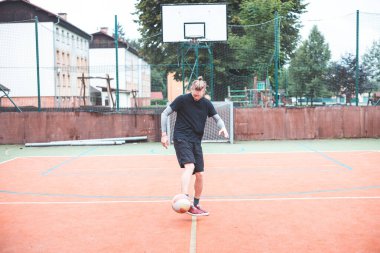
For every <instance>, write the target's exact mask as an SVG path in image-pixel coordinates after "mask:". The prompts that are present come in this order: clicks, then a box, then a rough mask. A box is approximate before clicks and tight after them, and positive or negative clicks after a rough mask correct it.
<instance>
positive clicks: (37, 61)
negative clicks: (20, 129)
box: [34, 16, 41, 112]
mask: <svg viewBox="0 0 380 253" xmlns="http://www.w3.org/2000/svg"><path fill="white" fill-rule="evenodd" d="M34 28H35V35H36V63H37V94H38V95H37V96H38V111H39V112H40V111H41V94H40V93H41V92H40V54H39V47H38V17H37V16H35V17H34Z"/></svg>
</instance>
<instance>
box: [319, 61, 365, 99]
mask: <svg viewBox="0 0 380 253" xmlns="http://www.w3.org/2000/svg"><path fill="white" fill-rule="evenodd" d="M325 79H326V83H327V84H328V89H329V90H330V91H332V92H334V93H335V94H336V95H337V96H346V103H349V104H351V99H352V98H353V97H354V95H355V94H356V59H355V57H354V56H353V55H352V54H347V55H345V56H343V57H342V58H341V60H340V62H333V63H332V64H331V65H330V67H329V70H328V72H327V75H326V78H325ZM368 84H369V81H368V74H367V73H366V72H365V69H364V68H363V66H359V84H358V93H359V94H361V93H363V92H366V91H369V89H370V86H369V85H368Z"/></svg>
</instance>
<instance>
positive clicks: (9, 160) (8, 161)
mask: <svg viewBox="0 0 380 253" xmlns="http://www.w3.org/2000/svg"><path fill="white" fill-rule="evenodd" d="M18 158H20V157H15V158H12V159H9V160H5V161H2V162H0V164H4V163H7V162H10V161H13V160H16V159H18Z"/></svg>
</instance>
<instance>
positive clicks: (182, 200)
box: [172, 194, 191, 213]
mask: <svg viewBox="0 0 380 253" xmlns="http://www.w3.org/2000/svg"><path fill="white" fill-rule="evenodd" d="M190 207H191V202H190V200H189V197H188V196H186V195H185V194H177V195H175V196H174V198H173V200H172V208H173V210H174V211H175V212H177V213H186V212H187V211H189V209H190Z"/></svg>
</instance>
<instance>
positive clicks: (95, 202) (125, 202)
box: [0, 196, 380, 205]
mask: <svg viewBox="0 0 380 253" xmlns="http://www.w3.org/2000/svg"><path fill="white" fill-rule="evenodd" d="M363 199H380V196H363V197H360V196H343V197H338V196H337V197H305V198H251V199H249V198H245V199H202V202H248V201H297V200H303V201H305V200H363ZM168 202H171V200H115V201H114V200H108V201H107V200H104V201H10V202H0V205H56V204H61V205H62V204H63V205H71V204H128V203H168Z"/></svg>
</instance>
